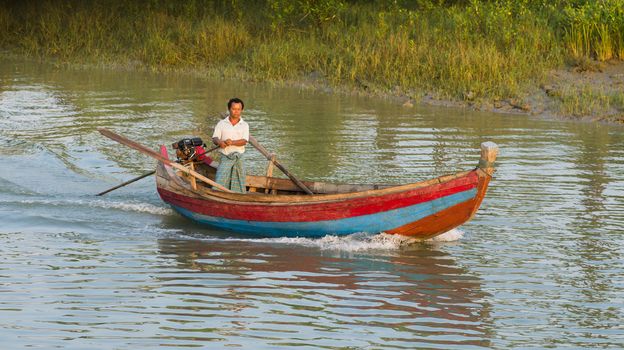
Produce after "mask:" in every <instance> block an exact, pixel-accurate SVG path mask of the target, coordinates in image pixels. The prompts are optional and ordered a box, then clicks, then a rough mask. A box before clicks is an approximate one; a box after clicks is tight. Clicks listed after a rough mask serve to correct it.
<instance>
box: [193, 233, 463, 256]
mask: <svg viewBox="0 0 624 350" xmlns="http://www.w3.org/2000/svg"><path fill="white" fill-rule="evenodd" d="M463 236H464V233H463V232H462V231H461V230H458V229H453V230H451V231H448V232H446V233H443V234H441V235H439V236H437V237H435V238H433V239H429V240H426V241H425V242H453V241H457V240H460V239H461V238H462V237H463ZM193 238H195V239H196V237H193ZM208 240H214V238H210V239H208ZM219 240H225V241H241V242H255V243H272V244H292V245H299V246H305V247H312V248H319V249H320V250H326V251H343V252H364V251H393V250H397V249H401V248H403V247H406V246H410V245H413V244H418V243H422V242H423V241H421V240H418V239H414V238H410V237H405V236H401V235H391V234H386V233H380V234H368V233H355V234H352V235H348V236H333V235H327V236H324V237H321V238H304V237H294V238H293V237H279V238H225V239H219Z"/></svg>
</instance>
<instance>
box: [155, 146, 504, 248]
mask: <svg viewBox="0 0 624 350" xmlns="http://www.w3.org/2000/svg"><path fill="white" fill-rule="evenodd" d="M497 153H498V146H496V144H494V143H492V142H485V143H483V144H482V145H481V159H480V161H479V164H478V166H477V167H476V168H475V169H473V170H470V171H466V172H461V173H457V174H454V175H446V176H441V177H438V178H435V179H432V180H428V181H422V182H417V183H412V184H407V185H399V186H391V185H346V184H331V183H321V182H310V181H307V182H306V181H302V182H303V184H304V185H305V186H303V187H302V186H298V185H297V184H296V182H295V181H293V180H289V179H281V178H276V177H273V176H271V175H272V174H271V172H272V170H268V174H267V176H254V175H249V176H247V179H246V181H247V183H246V186H247V189H248V191H249V193H246V194H241V193H228V192H225V191H221V190H216V189H213V188H212V187H211V186H210V185H208V184H205V183H203V182H201V181H197V179H198V178H199V177H198V176H194V175H191V176H189V175H188V173H189V172H188V171H184V172H182V171H180V166H179V164H177V163H175V164H172V162H170V161H168V159H169V158H168V154H167V149H166V148H165V147H164V146H161V154H160V156H162V157H163V158H164V159H161V161H160V162H159V164H158V165H157V168H156V187H157V189H158V193H159V194H160V197H161V198H162V200H163V201H165V202H166V203H168V204H169V205H171V207H172V208H173V209H175V210H176V211H177V212H179V213H180V214H182V215H183V216H185V217H187V218H189V219H191V220H194V221H196V222H199V223H202V224H207V225H210V226H212V227H216V228H219V229H224V230H230V231H235V232H240V233H245V234H249V235H257V236H263V237H267V236H269V237H270V236H273V237H277V236H279V237H294V236H299V237H319V236H325V235H349V234H353V233H357V232H368V233H378V232H386V233H390V234H400V235H405V236H411V237H414V238H419V239H427V238H431V237H434V236H436V235H439V234H442V233H444V232H447V231H449V230H451V229H453V228H455V227H457V226H459V225H462V224H464V223H465V222H467V221H468V220H470V219H471V218H472V217H473V216H474V215H475V213H476V212H477V209H479V206H480V205H481V202H482V201H483V198H484V197H485V194H486V191H487V188H488V184H489V182H490V179H491V177H492V174H493V173H494V167H493V163H494V160H495V159H496V155H497ZM159 159H160V158H159ZM273 163H274V162H270V164H273ZM269 168H271V166H269ZM182 170H184V169H182ZM193 170H195V171H196V172H197V173H200V174H202V175H203V176H205V177H207V178H208V179H211V180H213V179H214V175H215V171H214V169H212V168H210V167H205V168H204V169H200V168H197V169H193ZM204 181H207V180H204ZM305 187H307V188H308V189H310V190H311V191H312V192H313V194H312V195H309V194H306V193H305V192H304V190H302V189H301V188H305Z"/></svg>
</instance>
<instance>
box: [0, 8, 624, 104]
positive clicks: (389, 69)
mask: <svg viewBox="0 0 624 350" xmlns="http://www.w3.org/2000/svg"><path fill="white" fill-rule="evenodd" d="M623 3H624V2H623V1H621V0H605V1H595V2H594V1H581V0H577V1H564V0H559V1H554V2H547V1H540V0H520V1H512V0H498V1H479V0H472V1H468V0H466V1H444V0H437V1H427V0H420V1H404V2H403V1H381V0H380V1H370V2H363V1H358V2H355V1H353V2H347V1H343V0H316V1H313V0H297V1H286V0H265V1H262V0H248V1H244V0H230V1H210V0H194V1H193V0H189V1H186V2H171V1H164V0H143V1H136V2H124V1H118V0H108V1H100V2H83V1H66V2H59V1H23V2H16V3H11V2H0V30H1V31H2V32H1V33H0V45H1V48H2V49H4V50H10V51H12V52H18V53H21V54H26V55H31V56H39V57H55V58H58V59H61V60H65V61H77V62H98V63H102V62H104V63H117V64H119V63H121V64H136V63H138V64H139V65H142V66H144V67H149V68H152V69H201V70H205V71H208V72H213V74H225V75H227V76H230V77H233V78H245V79H254V80H267V81H293V80H294V81H297V80H302V79H305V77H306V76H308V75H311V74H313V75H314V76H320V77H322V78H323V79H324V80H325V81H326V82H328V83H329V84H331V85H334V86H346V87H354V88H360V89H367V90H373V91H380V92H387V91H392V92H394V93H402V94H406V95H410V96H420V95H422V94H423V93H425V92H426V93H431V94H433V95H434V96H436V97H439V98H448V99H455V100H462V99H471V100H472V99H477V100H479V99H489V100H492V99H495V100H497V99H505V98H518V97H522V96H523V94H524V93H525V92H526V91H527V89H528V88H529V87H531V86H536V85H537V84H538V83H540V82H541V80H543V79H544V76H545V72H546V71H548V70H549V69H552V68H554V67H559V66H561V65H562V64H563V62H565V61H567V62H573V61H578V62H581V61H582V60H580V58H583V57H584V58H588V57H589V58H593V59H598V60H608V59H614V58H615V59H617V58H619V59H622V58H624V5H623Z"/></svg>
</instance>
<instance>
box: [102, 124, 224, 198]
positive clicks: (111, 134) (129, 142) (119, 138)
mask: <svg viewBox="0 0 624 350" xmlns="http://www.w3.org/2000/svg"><path fill="white" fill-rule="evenodd" d="M97 130H98V131H99V132H100V134H102V135H104V136H106V137H108V138H109V139H111V140H114V141H117V142H119V143H121V144H123V145H126V146H128V147H130V148H134V149H135V150H137V151H139V152H141V153H143V154H145V155H148V156H150V157H152V158H155V159H156V160H158V161H159V162H161V163H164V164H166V165H169V166H171V167H174V168H176V169H178V170H180V171H182V172H184V173H186V174H189V175H191V176H193V177H195V178H196V179H198V180H201V181H203V182H205V183H207V184H210V185H212V186H213V187H216V188H218V189H220V190H221V191H224V192H229V193H234V191H231V190H229V189H227V188H225V187H223V186H221V185H219V184H218V183H216V182H214V181H212V180H210V179H209V178H207V177H205V176H203V175H202V174H199V173H197V172H196V171H194V170H191V169H188V168H187V167H185V166H183V165H180V164H178V163H176V162H172V161H171V160H169V159H167V158H165V157H163V156H162V155H161V154H160V153H158V152H156V151H154V150H152V149H150V148H148V147H145V146H143V145H141V144H140V143H137V142H134V141H132V140H129V139H127V138H125V137H123V136H121V135H118V134H115V133H114V132H112V131H110V130H108V129H105V128H98V129H97Z"/></svg>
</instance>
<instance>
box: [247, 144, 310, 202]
mask: <svg viewBox="0 0 624 350" xmlns="http://www.w3.org/2000/svg"><path fill="white" fill-rule="evenodd" d="M249 142H250V143H251V144H252V145H253V146H254V147H255V148H256V149H257V150H258V151H259V152H260V153H262V155H263V156H265V157H266V159H268V160H269V161H272V162H273V164H275V166H276V167H277V168H278V169H279V170H281V171H282V172H283V173H284V174H285V175H286V176H288V178H289V179H290V180H291V181H292V182H294V183H295V185H297V186H299V188H300V189H302V190H303V191H304V192H305V193H307V194H314V192H312V191H310V189H309V188H308V186H306V185H304V184H303V182H301V181H299V179H297V178H296V177H295V176H294V175H293V174H291V173H290V171H288V170H287V169H286V167H284V166H283V165H282V164H280V162H278V161H277V160H275V159H274V158H272V157H273V156H272V155H271V154H270V153H269V151H267V149H266V148H264V146H262V145H261V144H260V143H259V142H258V140H256V139H255V138H254V137H253V136H251V135H250V136H249Z"/></svg>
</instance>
